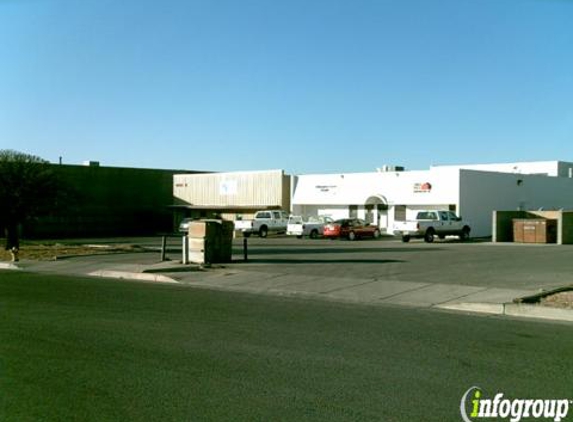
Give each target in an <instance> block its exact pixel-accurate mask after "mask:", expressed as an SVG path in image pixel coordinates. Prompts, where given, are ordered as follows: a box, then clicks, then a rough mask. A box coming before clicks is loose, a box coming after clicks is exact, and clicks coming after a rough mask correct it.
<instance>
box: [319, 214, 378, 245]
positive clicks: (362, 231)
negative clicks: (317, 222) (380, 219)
mask: <svg viewBox="0 0 573 422" xmlns="http://www.w3.org/2000/svg"><path fill="white" fill-rule="evenodd" d="M322 235H323V236H324V237H328V238H331V239H336V238H347V239H348V240H355V239H358V238H362V237H373V238H374V239H377V238H379V237H380V230H379V229H378V227H376V226H372V225H370V224H368V223H366V222H365V221H364V220H361V219H359V218H343V219H341V220H336V221H334V222H333V223H330V224H327V225H325V226H324V231H323V234H322Z"/></svg>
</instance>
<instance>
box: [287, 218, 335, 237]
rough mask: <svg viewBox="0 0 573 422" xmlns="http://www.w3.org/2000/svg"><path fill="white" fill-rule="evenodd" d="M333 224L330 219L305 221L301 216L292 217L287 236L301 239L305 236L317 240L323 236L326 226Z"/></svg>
mask: <svg viewBox="0 0 573 422" xmlns="http://www.w3.org/2000/svg"><path fill="white" fill-rule="evenodd" d="M332 222H333V220H332V218H330V217H322V216H321V217H309V218H308V219H307V220H306V221H304V219H303V218H302V217H301V216H300V215H291V216H290V217H289V219H288V225H287V231H286V234H287V235H289V236H296V237H298V238H299V239H302V238H303V237H304V236H308V237H310V238H311V239H316V238H317V237H318V236H322V233H323V230H324V226H325V225H326V224H328V223H332Z"/></svg>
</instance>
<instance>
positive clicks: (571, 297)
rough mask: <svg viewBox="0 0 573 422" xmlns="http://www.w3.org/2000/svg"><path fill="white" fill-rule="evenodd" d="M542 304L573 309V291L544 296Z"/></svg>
mask: <svg viewBox="0 0 573 422" xmlns="http://www.w3.org/2000/svg"><path fill="white" fill-rule="evenodd" d="M539 304H540V305H543V306H551V307H552V308H565V309H573V291H568V292H561V293H556V294H554V295H551V296H547V297H545V298H543V299H542V300H541V301H540V302H539Z"/></svg>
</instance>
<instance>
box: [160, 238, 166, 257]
mask: <svg viewBox="0 0 573 422" xmlns="http://www.w3.org/2000/svg"><path fill="white" fill-rule="evenodd" d="M166 249H167V236H162V237H161V262H163V261H165V254H166Z"/></svg>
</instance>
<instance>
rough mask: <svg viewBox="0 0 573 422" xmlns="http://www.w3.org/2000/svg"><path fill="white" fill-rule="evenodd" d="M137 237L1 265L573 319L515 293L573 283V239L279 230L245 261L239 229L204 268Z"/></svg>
mask: <svg viewBox="0 0 573 422" xmlns="http://www.w3.org/2000/svg"><path fill="white" fill-rule="evenodd" d="M129 241H130V242H131V243H132V244H137V245H139V246H144V247H145V248H147V250H148V252H143V253H142V252H138V253H126V254H109V255H91V256H83V257H68V258H66V259H60V260H55V261H22V262H19V263H17V265H12V264H7V263H2V264H0V269H1V268H5V269H6V268H12V269H23V270H26V271H32V272H44V273H53V274H72V275H91V276H99V277H107V278H118V279H122V278H123V279H136V280H141V281H150V282H165V283H176V284H181V285H187V286H190V287H198V288H206V289H217V290H228V291H242V292H248V293H255V294H266V295H278V296H299V297H312V298H320V299H325V300H330V301H338V302H352V303H362V304H369V305H377V304H378V305H399V306H409V307H417V308H442V309H450V310H458V311H469V312H483V313H489V314H500V315H503V314H505V315H513V316H533V317H538V318H549V319H560V320H568V321H573V315H572V313H573V312H572V311H568V310H562V309H553V308H547V307H542V306H537V305H526V304H522V303H515V301H516V299H519V298H523V297H527V296H532V295H536V294H539V293H540V292H543V291H550V290H553V289H556V288H559V287H563V286H567V285H571V283H572V281H571V278H572V277H571V274H572V270H573V265H572V264H571V260H570V256H571V254H572V252H573V247H572V246H557V245H523V244H492V243H490V242H470V243H460V242H455V241H443V242H435V243H433V244H426V243H423V242H411V243H408V244H403V243H401V242H399V241H396V240H393V239H389V238H386V239H383V240H363V241H356V242H349V241H329V240H325V239H318V240H310V239H302V240H298V239H292V238H286V237H275V238H268V239H257V238H254V239H249V241H248V260H247V261H244V260H243V257H244V253H243V252H244V251H243V241H242V239H236V240H235V242H234V251H233V252H234V254H233V262H231V263H226V264H216V265H212V266H211V267H208V268H205V267H204V266H200V265H193V264H191V265H183V264H181V251H180V247H179V243H178V242H176V241H173V240H172V241H171V243H170V245H169V250H168V259H169V260H168V261H164V262H161V260H160V253H159V246H160V241H159V239H154V238H151V239H129ZM100 242H101V240H100ZM113 242H114V241H110V242H109V243H113ZM122 242H123V243H125V239H123V240H122Z"/></svg>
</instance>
